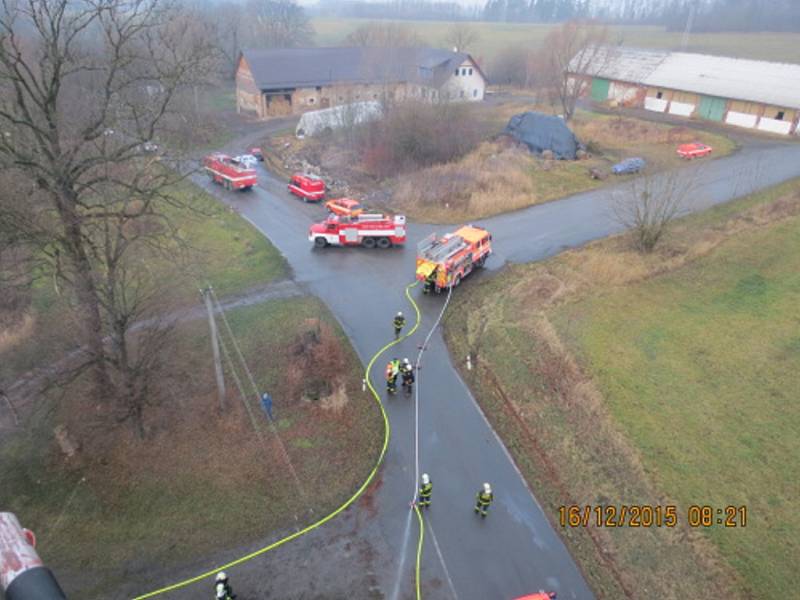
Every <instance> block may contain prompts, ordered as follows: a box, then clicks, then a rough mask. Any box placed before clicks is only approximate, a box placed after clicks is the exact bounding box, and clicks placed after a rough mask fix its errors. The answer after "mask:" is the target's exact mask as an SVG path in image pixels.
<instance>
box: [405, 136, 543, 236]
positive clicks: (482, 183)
mask: <svg viewBox="0 0 800 600" xmlns="http://www.w3.org/2000/svg"><path fill="white" fill-rule="evenodd" d="M535 168H536V159H534V158H533V157H532V156H531V155H530V153H528V152H527V151H525V150H522V149H519V148H517V147H516V146H504V145H502V144H500V143H495V142H485V143H483V144H481V145H480V146H479V147H478V148H477V149H476V150H474V151H473V152H471V153H470V154H468V155H467V156H466V157H464V158H463V159H462V160H460V161H458V162H454V163H449V164H446V165H438V166H434V167H429V168H427V169H422V170H420V171H417V172H416V173H413V174H411V175H409V176H407V177H405V178H403V179H402V180H400V181H399V183H398V185H397V187H396V189H395V195H394V198H395V201H396V202H397V204H399V205H400V206H401V207H402V208H403V209H404V210H405V211H406V212H408V213H410V214H415V215H424V216H425V217H426V218H428V219H432V220H441V219H444V220H447V219H449V218H453V217H454V216H456V215H462V214H467V215H471V216H477V215H480V214H481V213H486V211H493V212H505V211H509V210H514V209H517V208H520V207H522V206H527V205H529V204H531V203H532V202H531V197H532V196H535V189H534V180H533V178H532V177H531V175H530V171H531V170H533V169H535Z"/></svg>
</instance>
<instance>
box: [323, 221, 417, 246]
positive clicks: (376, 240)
mask: <svg viewBox="0 0 800 600" xmlns="http://www.w3.org/2000/svg"><path fill="white" fill-rule="evenodd" d="M308 241H310V242H314V246H316V247H317V248H324V247H325V246H364V247H365V248H375V247H377V248H389V247H391V246H399V245H402V244H404V243H405V241H406V218H405V217H404V216H403V215H394V216H390V215H383V214H368V213H362V214H360V215H355V216H352V217H351V216H346V215H331V216H330V217H328V218H327V219H325V220H324V221H323V222H322V223H315V224H314V225H312V226H311V227H310V228H309V230H308Z"/></svg>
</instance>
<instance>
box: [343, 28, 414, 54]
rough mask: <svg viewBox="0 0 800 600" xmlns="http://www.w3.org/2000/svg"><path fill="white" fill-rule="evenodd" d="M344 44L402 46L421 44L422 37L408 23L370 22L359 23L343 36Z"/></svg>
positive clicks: (380, 46)
mask: <svg viewBox="0 0 800 600" xmlns="http://www.w3.org/2000/svg"><path fill="white" fill-rule="evenodd" d="M344 45H345V46H367V47H375V48H403V47H406V48H408V47H413V46H420V45H422V38H420V36H419V34H417V32H416V31H414V30H413V29H412V28H411V27H409V26H408V25H402V24H398V23H379V22H372V23H366V24H364V25H359V26H358V27H357V28H356V29H354V30H353V31H352V32H350V33H349V34H348V35H347V36H346V37H345V38H344Z"/></svg>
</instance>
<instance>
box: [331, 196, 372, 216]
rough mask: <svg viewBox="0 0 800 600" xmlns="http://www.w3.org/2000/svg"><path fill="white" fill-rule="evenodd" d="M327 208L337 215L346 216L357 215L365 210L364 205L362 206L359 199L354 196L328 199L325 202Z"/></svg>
mask: <svg viewBox="0 0 800 600" xmlns="http://www.w3.org/2000/svg"><path fill="white" fill-rule="evenodd" d="M325 208H327V209H328V210H329V211H331V212H332V213H333V214H335V215H341V216H346V217H355V216H357V215H360V214H361V213H362V212H364V207H363V206H361V203H360V202H359V201H358V200H353V199H352V198H336V199H334V200H328V201H327V202H326V203H325Z"/></svg>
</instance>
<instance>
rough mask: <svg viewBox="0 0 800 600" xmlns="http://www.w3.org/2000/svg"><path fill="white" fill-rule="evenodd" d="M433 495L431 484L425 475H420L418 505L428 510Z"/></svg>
mask: <svg viewBox="0 0 800 600" xmlns="http://www.w3.org/2000/svg"><path fill="white" fill-rule="evenodd" d="M432 494H433V483H431V478H430V477H429V476H428V474H427V473H423V474H422V478H421V482H420V484H419V505H420V506H424V507H425V508H428V507H429V506H430V505H431V495H432Z"/></svg>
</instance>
